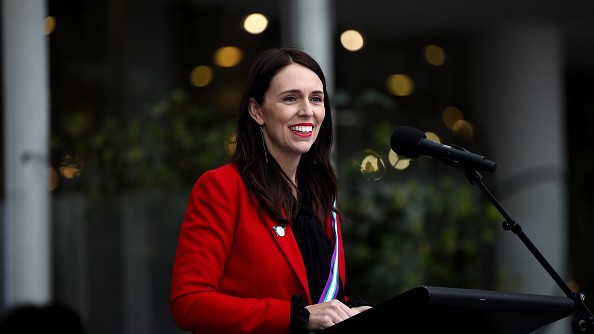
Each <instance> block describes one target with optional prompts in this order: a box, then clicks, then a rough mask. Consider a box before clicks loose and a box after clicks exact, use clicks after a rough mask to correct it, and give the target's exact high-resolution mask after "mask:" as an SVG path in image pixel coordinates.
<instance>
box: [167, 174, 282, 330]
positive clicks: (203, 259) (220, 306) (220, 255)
mask: <svg viewBox="0 0 594 334" xmlns="http://www.w3.org/2000/svg"><path fill="white" fill-rule="evenodd" d="M227 170H230V168H227ZM248 196H249V195H248V193H247V191H246V190H245V185H244V184H243V181H242V180H241V178H240V177H239V175H238V174H237V173H229V172H227V173H220V172H213V171H210V172H206V173H204V174H203V175H202V176H201V177H199V178H198V180H197V181H196V183H195V184H194V187H193V189H192V192H191V194H190V199H189V202H188V206H187V209H186V213H185V215H184V219H183V222H182V226H181V229H180V234H179V238H178V244H177V249H176V255H175V261H174V265H173V273H172V282H171V294H170V306H171V310H172V313H173V317H174V320H175V322H176V324H177V326H178V327H179V328H180V329H182V330H188V331H192V332H195V333H209V334H210V333H238V334H240V333H288V331H289V323H290V307H291V305H290V299H287V300H285V299H281V298H266V297H262V298H260V297H259V298H249V297H238V296H236V295H233V294H229V293H225V292H223V291H222V290H221V282H222V280H223V274H224V272H225V266H226V264H227V259H228V258H229V256H231V255H230V252H231V249H232V247H233V242H234V236H235V229H236V225H237V223H238V219H240V218H239V215H240V213H239V208H240V203H241V202H242V201H243V202H245V201H249V198H248ZM250 265H252V266H253V264H251V263H246V264H245V266H246V273H247V274H246V276H247V275H249V272H250V271H249V270H250V269H249V266H250ZM275 279H282V277H281V278H278V277H277V278H275V277H270V280H275ZM238 281H240V280H238ZM237 284H245V283H244V282H242V281H240V282H238V283H237Z"/></svg>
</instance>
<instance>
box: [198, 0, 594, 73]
mask: <svg viewBox="0 0 594 334" xmlns="http://www.w3.org/2000/svg"><path fill="white" fill-rule="evenodd" d="M191 1H192V2H193V3H194V5H197V6H217V7H223V6H224V7H225V8H235V9H237V10H243V11H254V10H258V11H262V12H264V13H265V14H267V15H270V16H272V17H274V16H275V15H276V16H277V17H278V16H280V13H281V10H282V11H286V10H287V9H286V7H285V6H284V5H283V4H286V2H283V1H268V0H250V1H236V0H191ZM295 1H297V0H295ZM299 1H302V0H299ZM329 1H330V3H333V8H334V15H335V23H336V25H337V27H338V28H339V29H347V28H349V29H350V28H352V29H357V30H360V31H362V32H364V33H365V34H367V35H374V36H375V37H376V38H383V39H398V38H409V37H415V36H424V35H428V34H430V35H433V36H434V35H456V34H468V33H473V32H476V31H481V30H485V31H491V30H495V29H499V28H504V27H507V26H511V25H514V24H534V25H545V26H553V27H557V28H558V29H559V30H560V32H561V34H562V36H563V40H564V43H565V46H566V60H567V62H568V66H569V67H570V68H571V69H574V70H581V71H588V72H594V63H593V62H592V59H594V1H592V0H549V1H540V0H513V1H512V0H448V1H445V0H366V1H360V0H334V1H332V0H329ZM285 14H286V13H285ZM285 14H283V15H285Z"/></svg>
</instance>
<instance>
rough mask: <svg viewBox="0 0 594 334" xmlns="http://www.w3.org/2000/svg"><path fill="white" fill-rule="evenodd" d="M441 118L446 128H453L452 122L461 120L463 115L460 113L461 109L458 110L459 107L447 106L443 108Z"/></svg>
mask: <svg viewBox="0 0 594 334" xmlns="http://www.w3.org/2000/svg"><path fill="white" fill-rule="evenodd" d="M441 118H442V120H443V124H445V126H447V127H448V129H454V124H456V122H458V121H460V120H462V119H463V118H464V116H463V115H462V111H460V109H458V108H456V107H454V106H448V107H446V108H445V109H444V111H443V114H442V116H441Z"/></svg>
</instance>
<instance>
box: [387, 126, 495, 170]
mask: <svg viewBox="0 0 594 334" xmlns="http://www.w3.org/2000/svg"><path fill="white" fill-rule="evenodd" d="M390 146H391V147H392V150H393V151H394V152H396V153H397V154H399V155H402V156H404V157H407V158H418V157H419V156H420V155H426V156H429V157H433V158H437V159H441V160H445V161H446V162H454V163H457V164H458V165H462V166H463V167H465V168H466V167H471V168H473V169H475V170H477V171H479V170H484V171H487V172H493V171H495V169H496V168H497V164H496V163H495V162H494V161H491V160H488V159H486V158H485V157H483V156H482V155H478V154H474V153H472V152H469V151H468V150H466V149H464V148H462V147H458V146H450V145H444V144H440V143H436V142H434V141H431V140H429V139H427V136H425V133H424V132H422V131H420V130H417V129H415V128H411V127H409V126H399V127H397V128H396V130H394V133H393V134H392V138H391V139H390Z"/></svg>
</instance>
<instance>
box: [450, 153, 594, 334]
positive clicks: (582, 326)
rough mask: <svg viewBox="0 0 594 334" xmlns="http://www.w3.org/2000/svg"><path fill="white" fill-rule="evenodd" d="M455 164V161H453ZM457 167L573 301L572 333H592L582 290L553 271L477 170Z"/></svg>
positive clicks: (593, 325) (592, 318)
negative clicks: (570, 286) (573, 288)
mask: <svg viewBox="0 0 594 334" xmlns="http://www.w3.org/2000/svg"><path fill="white" fill-rule="evenodd" d="M454 164H456V163H454ZM456 165H457V167H459V168H462V169H464V174H465V175H466V177H467V178H468V180H469V181H470V183H472V184H473V185H476V186H478V187H479V188H480V190H481V191H482V192H483V193H484V194H485V195H486V196H487V198H488V199H489V201H490V202H491V203H492V204H493V205H494V206H495V208H497V211H499V213H500V214H501V215H502V216H503V218H504V219H505V221H504V222H503V223H502V227H503V229H504V230H506V231H511V232H513V233H514V234H515V235H517V236H518V237H519V238H520V240H522V242H523V243H524V245H526V247H528V249H529V250H530V252H531V253H532V254H533V255H534V256H535V257H536V259H537V260H538V262H539V263H540V264H541V265H542V266H543V267H544V269H545V270H546V271H547V272H548V273H549V275H550V276H551V277H552V278H553V280H554V281H555V282H556V283H557V285H558V286H559V287H560V288H561V290H563V292H564V293H565V295H567V297H569V298H571V299H572V300H573V302H574V303H575V313H574V318H573V320H572V324H571V326H572V329H573V332H574V333H590V334H591V333H594V315H592V312H591V311H590V310H589V309H588V307H587V306H586V304H585V302H584V301H585V299H586V296H585V295H584V294H583V293H582V292H577V293H576V292H574V291H572V290H571V289H570V288H569V286H568V285H567V284H566V283H565V281H564V280H563V279H562V278H561V277H560V276H559V274H558V273H557V272H556V271H555V269H554V268H553V267H552V266H551V264H549V262H548V261H547V260H546V259H545V257H544V256H543V255H542V254H541V253H540V251H539V250H538V249H537V248H536V246H535V245H534V244H533V243H532V241H530V239H529V238H528V237H527V236H526V234H525V233H524V232H523V231H522V227H521V226H520V225H518V223H517V222H516V221H515V220H514V219H512V218H511V217H510V216H509V214H507V212H506V211H505V209H503V207H502V206H501V205H500V204H499V202H498V201H497V199H495V197H494V196H493V194H491V192H490V191H489V189H487V187H486V186H485V184H484V183H483V177H482V176H481V174H480V173H479V172H477V171H476V170H474V169H472V168H468V167H466V166H463V165H462V164H456Z"/></svg>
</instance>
